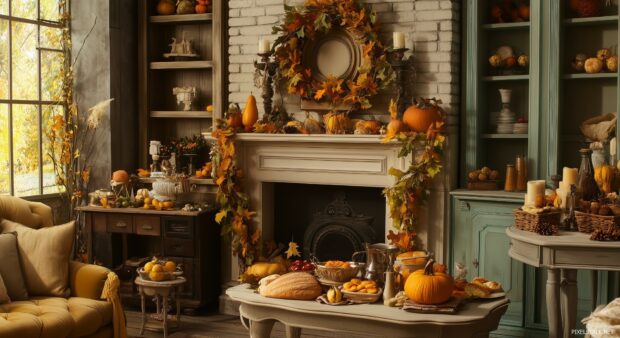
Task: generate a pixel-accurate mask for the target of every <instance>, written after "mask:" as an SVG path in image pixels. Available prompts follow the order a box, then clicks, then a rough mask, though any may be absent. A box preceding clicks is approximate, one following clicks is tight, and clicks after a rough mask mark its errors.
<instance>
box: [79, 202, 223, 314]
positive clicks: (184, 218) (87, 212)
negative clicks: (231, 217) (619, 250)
mask: <svg viewBox="0 0 620 338" xmlns="http://www.w3.org/2000/svg"><path fill="white" fill-rule="evenodd" d="M79 211H80V212H81V215H82V217H83V219H84V225H85V231H86V234H87V236H86V238H87V243H86V245H87V249H88V253H89V260H90V261H91V262H93V261H95V262H101V263H102V264H103V265H105V266H107V267H108V268H111V269H114V270H115V271H119V275H120V277H121V280H123V281H124V282H123V285H122V286H121V296H122V298H123V301H124V302H126V303H128V304H130V305H132V304H138V302H137V300H138V295H137V292H136V290H135V286H133V284H132V283H131V281H132V280H133V279H132V277H134V276H133V275H132V273H133V271H132V270H133V268H130V267H128V266H126V262H127V259H128V258H130V259H135V258H144V257H150V256H158V257H165V258H169V259H172V260H174V261H175V262H177V263H181V264H183V266H184V272H185V277H186V278H187V284H186V285H185V287H184V290H183V292H182V294H181V296H182V297H181V306H182V307H183V308H184V310H185V311H186V312H188V311H189V312H192V311H196V310H198V309H205V310H213V309H216V308H217V305H218V303H217V300H218V297H219V295H220V235H219V228H218V226H217V224H216V223H215V222H214V215H213V213H212V212H207V211H202V212H186V211H156V210H146V209H140V208H127V209H121V208H102V207H80V208H79Z"/></svg>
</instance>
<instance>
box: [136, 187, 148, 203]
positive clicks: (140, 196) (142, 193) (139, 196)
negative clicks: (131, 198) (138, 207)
mask: <svg viewBox="0 0 620 338" xmlns="http://www.w3.org/2000/svg"><path fill="white" fill-rule="evenodd" d="M148 197H149V190H148V189H144V188H142V189H138V191H137V192H136V200H138V201H143V200H144V199H145V198H148Z"/></svg>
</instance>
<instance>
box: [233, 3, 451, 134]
mask: <svg viewBox="0 0 620 338" xmlns="http://www.w3.org/2000/svg"><path fill="white" fill-rule="evenodd" d="M302 2H303V1H300V0H230V1H229V27H230V28H229V35H230V41H229V45H230V46H229V50H228V52H229V56H230V59H229V62H230V66H229V68H228V69H229V72H230V79H229V80H230V84H229V88H228V90H229V93H230V94H229V101H230V102H238V103H240V104H241V106H243V104H244V103H245V100H246V99H247V96H248V94H249V91H253V92H254V94H255V96H256V98H257V100H258V101H259V111H261V113H262V110H263V109H262V104H261V103H262V102H261V101H262V99H261V98H260V90H259V89H258V88H254V86H253V72H254V66H253V62H254V60H256V59H258V57H257V56H256V52H257V49H258V40H259V39H260V38H262V37H268V38H269V39H270V40H271V41H274V40H275V39H276V36H272V35H271V27H272V26H274V25H276V24H277V23H279V22H280V20H281V19H282V16H283V13H284V7H283V5H284V4H287V5H295V4H300V3H302ZM366 3H368V4H370V5H372V6H373V8H374V9H375V11H376V12H377V13H378V20H379V23H380V25H381V26H380V27H381V38H382V40H383V42H384V43H386V44H390V43H391V38H392V32H393V31H402V32H405V33H406V35H407V41H406V46H407V47H408V48H410V49H411V50H412V55H413V60H414V66H415V68H416V78H415V81H414V84H413V92H414V96H416V97H419V96H424V97H433V96H436V97H438V98H441V99H442V100H443V102H444V106H445V107H446V110H447V111H448V113H449V114H450V115H451V118H450V119H449V124H452V125H454V124H456V123H457V120H458V119H457V118H456V117H457V111H458V106H459V64H460V59H459V58H460V57H459V53H460V42H461V41H460V32H459V19H460V10H461V5H460V1H459V0H441V1H440V0H387V1H379V0H366ZM393 96H394V92H391V91H388V92H386V93H382V94H381V95H379V97H377V98H376V99H374V100H373V108H372V109H371V113H372V114H376V115H380V114H381V115H385V114H386V111H387V103H388V102H389V98H390V97H393ZM285 103H286V110H287V112H289V113H298V112H300V108H299V99H298V98H296V97H286V98H285ZM296 115H297V116H299V118H300V119H303V117H302V116H303V115H302V114H299V115H298V114H296ZM380 118H383V119H384V118H385V116H383V117H380Z"/></svg>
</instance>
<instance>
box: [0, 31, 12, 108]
mask: <svg viewBox="0 0 620 338" xmlns="http://www.w3.org/2000/svg"><path fill="white" fill-rule="evenodd" d="M10 71H11V68H10V65H9V22H8V21H7V20H0V99H8V98H9V72H10Z"/></svg>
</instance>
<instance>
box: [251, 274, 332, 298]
mask: <svg viewBox="0 0 620 338" xmlns="http://www.w3.org/2000/svg"><path fill="white" fill-rule="evenodd" d="M259 292H260V294H261V295H262V296H265V297H270V298H281V299H299V300H313V299H315V298H316V297H318V296H320V295H321V293H323V289H322V288H321V284H319V282H318V281H317V280H316V278H314V277H313V276H312V275H310V274H309V273H307V272H289V273H287V274H285V275H282V276H280V277H278V278H276V279H275V280H273V281H271V282H270V283H269V284H267V285H265V287H263V288H262V289H261V290H260V291H259Z"/></svg>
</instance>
